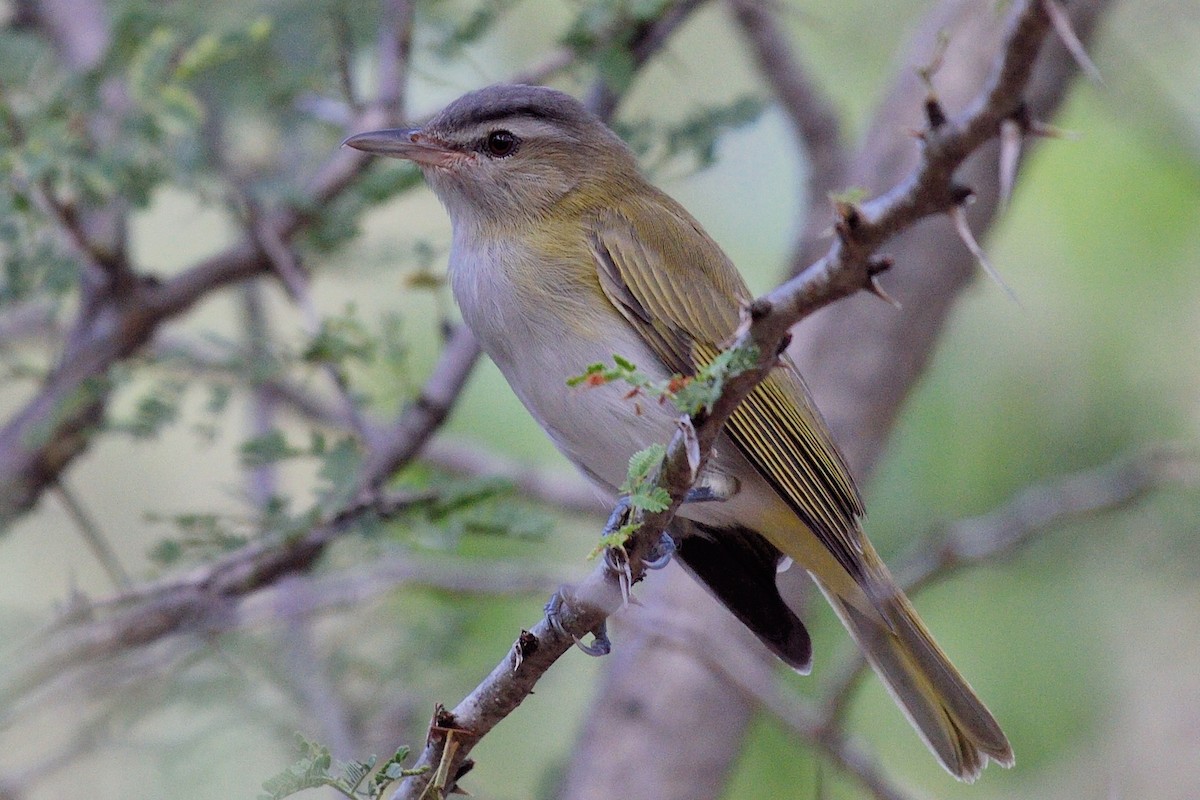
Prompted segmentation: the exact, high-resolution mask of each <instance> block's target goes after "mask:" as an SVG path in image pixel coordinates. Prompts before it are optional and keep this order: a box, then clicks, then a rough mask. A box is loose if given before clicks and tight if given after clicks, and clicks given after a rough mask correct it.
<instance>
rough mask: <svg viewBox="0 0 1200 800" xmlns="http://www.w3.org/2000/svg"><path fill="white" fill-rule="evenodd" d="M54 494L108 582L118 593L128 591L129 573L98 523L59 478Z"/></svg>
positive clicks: (130, 581) (131, 582)
mask: <svg viewBox="0 0 1200 800" xmlns="http://www.w3.org/2000/svg"><path fill="white" fill-rule="evenodd" d="M54 494H56V495H57V496H58V499H59V500H60V501H61V502H62V504H63V508H65V509H66V510H67V514H69V515H70V517H71V519H72V520H73V521H74V522H75V526H76V527H77V528H78V529H79V534H80V536H82V537H83V541H84V543H85V544H86V545H87V546H88V549H89V550H91V551H92V555H94V556H95V557H96V560H97V561H99V562H100V566H101V567H103V568H104V571H105V572H107V573H108V578H109V580H111V581H112V583H113V586H114V587H115V588H116V589H117V590H118V591H123V590H125V589H128V588H129V587H130V586H132V585H133V581H132V580H130V578H129V573H128V572H126V571H125V567H123V566H121V559H119V558H118V557H117V551H116V550H114V549H113V547H112V545H111V544H109V542H108V537H107V536H105V535H104V531H103V530H101V528H100V525H99V523H97V522H96V520H95V519H94V518H93V517H92V515H91V514H90V513H89V512H88V510H87V509H86V508H84V506H83V503H81V502H80V500H79V498H77V497H76V496H75V493H74V492H73V491H71V490H70V489H69V488H68V487H67V485H66V484H65V483H64V482H63V480H62V478H59V479H58V480H57V481H56V482H55V484H54Z"/></svg>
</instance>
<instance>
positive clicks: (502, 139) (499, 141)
mask: <svg viewBox="0 0 1200 800" xmlns="http://www.w3.org/2000/svg"><path fill="white" fill-rule="evenodd" d="M520 141H521V140H520V139H518V138H517V136H516V134H514V133H513V132H512V131H506V130H498V131H492V132H491V133H489V134H488V135H487V138H486V139H484V140H483V149H484V151H485V152H486V153H487V154H488V155H489V156H492V157H494V158H504V157H505V156H511V155H512V154H513V153H515V152H517V145H518V144H520Z"/></svg>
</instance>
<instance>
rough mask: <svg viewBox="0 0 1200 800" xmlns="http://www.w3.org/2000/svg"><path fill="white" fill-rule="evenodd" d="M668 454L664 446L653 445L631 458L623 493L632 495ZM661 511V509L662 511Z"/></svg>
mask: <svg viewBox="0 0 1200 800" xmlns="http://www.w3.org/2000/svg"><path fill="white" fill-rule="evenodd" d="M666 454H667V448H666V446H665V445H662V444H652V445H650V446H649V447H647V448H645V449H643V450H639V451H637V452H636V453H634V454H633V455H632V456H630V457H629V470H628V471H627V472H626V475H625V482H624V483H622V484H621V491H622V492H623V493H625V494H629V495H632V494H633V493H634V492H635V491H636V490H637V489H638V486H639V485H640V484H641V483H643V482H644V481H645V480H646V479H647V478H648V477H649V476H650V474H651V473H652V472H654V471H655V470H656V469H658V465H659V464H661V463H662V460H663V457H664V456H666ZM660 510H661V509H660Z"/></svg>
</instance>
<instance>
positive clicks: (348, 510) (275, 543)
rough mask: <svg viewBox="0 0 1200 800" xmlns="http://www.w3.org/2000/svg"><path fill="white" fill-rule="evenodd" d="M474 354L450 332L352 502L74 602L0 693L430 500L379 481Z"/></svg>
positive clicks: (216, 602)
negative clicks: (285, 530) (218, 555)
mask: <svg viewBox="0 0 1200 800" xmlns="http://www.w3.org/2000/svg"><path fill="white" fill-rule="evenodd" d="M478 354H479V350H478V346H477V345H476V344H475V340H474V339H473V338H472V337H471V336H470V334H469V333H460V334H459V335H456V336H455V337H454V339H452V341H451V342H450V344H449V345H448V346H447V347H446V349H445V350H444V351H443V355H442V358H441V360H440V361H439V362H438V365H437V366H436V367H435V368H434V371H433V374H432V375H431V376H430V378H429V380H428V381H427V383H426V385H425V388H424V390H423V391H422V393H421V396H420V399H418V401H417V402H415V403H414V404H413V405H411V406H410V407H409V408H408V409H406V410H405V412H404V413H403V414H401V415H400V418H399V419H398V420H397V421H396V422H395V424H394V425H393V426H392V427H391V428H390V429H389V430H387V431H385V432H384V434H383V435H382V436H380V437H379V449H377V450H373V451H371V452H370V453H368V456H367V458H366V459H365V460H364V463H363V465H362V467H361V469H360V471H359V475H358V477H357V479H356V486H357V487H358V489H357V491H356V493H355V495H354V497H355V499H354V500H352V501H351V502H350V503H349V504H348V505H346V506H345V507H343V508H341V509H339V510H336V511H334V512H332V513H331V514H330V515H329V516H328V517H327V518H326V519H324V520H323V521H322V522H320V523H319V524H317V525H314V526H313V527H312V528H311V529H310V530H308V531H306V532H305V533H303V534H300V535H295V536H291V537H287V538H284V539H276V538H272V539H270V540H266V541H258V542H254V543H252V544H249V545H246V546H245V547H242V548H241V549H239V550H237V551H236V552H234V553H231V554H229V555H228V556H226V557H224V558H222V559H219V560H218V561H216V562H215V563H213V564H210V565H207V566H205V567H202V568H198V569H197V570H195V571H193V572H192V574H190V575H187V576H185V577H182V578H173V579H170V580H167V581H163V582H161V583H158V584H151V585H146V586H138V587H135V588H134V589H133V590H131V591H129V592H126V593H124V594H122V595H118V596H117V597H115V598H113V599H110V600H107V601H100V602H97V603H93V604H90V605H88V606H86V607H84V608H80V609H76V610H75V614H74V616H73V617H72V618H68V619H66V620H64V621H63V622H62V623H60V624H59V625H58V626H56V627H55V628H54V629H52V630H51V631H48V632H44V633H43V634H42V635H41V636H39V645H38V646H37V647H34V648H31V652H30V653H29V657H28V659H27V663H26V664H25V665H23V666H20V667H18V668H17V669H16V670H15V671H14V673H13V674H11V675H9V676H5V678H4V679H3V680H2V681H0V698H9V699H11V698H12V697H15V696H20V695H24V694H27V693H28V692H30V691H32V690H33V689H35V688H36V687H38V686H40V685H42V684H43V683H45V682H46V681H48V680H50V679H52V678H54V676H55V675H57V674H59V673H61V672H64V671H66V670H69V669H72V668H74V667H76V666H78V665H80V664H86V663H97V662H100V661H103V660H104V659H106V658H109V657H111V656H113V655H115V654H117V653H120V652H122V651H123V650H126V649H129V648H135V647H141V646H144V645H146V644H149V643H152V642H155V641H157V640H159V639H161V638H163V637H165V636H168V635H170V634H173V633H177V632H180V631H195V630H203V629H205V628H206V627H208V626H210V625H212V624H217V625H218V627H219V625H220V623H219V620H221V619H222V618H223V617H224V616H225V615H228V614H229V613H231V611H232V610H233V609H234V608H236V604H237V602H238V601H240V599H241V598H243V597H245V596H246V595H249V594H251V593H253V592H255V591H257V590H259V589H261V588H263V587H266V586H270V585H271V584H273V583H274V582H276V581H277V580H279V579H280V578H282V577H284V576H286V575H291V574H295V573H297V572H303V571H306V570H308V569H309V568H311V567H312V565H313V564H314V563H315V562H316V561H317V559H318V558H319V557H320V555H321V554H322V553H323V552H324V550H325V548H326V546H328V545H329V543H330V542H332V541H334V540H335V539H336V538H338V537H339V536H340V535H341V534H342V533H344V532H345V531H346V530H348V529H349V528H350V527H351V526H352V525H353V524H354V523H355V522H357V521H358V520H359V519H360V518H362V517H363V516H364V515H367V514H377V515H379V516H380V517H383V518H386V517H388V516H392V515H394V514H396V513H399V512H400V511H402V510H404V508H406V507H408V506H409V505H411V504H412V503H420V502H427V501H428V499H429V495H428V493H425V494H420V495H404V496H400V497H398V498H389V497H386V496H382V495H380V493H379V488H380V486H382V485H383V483H384V482H385V481H386V480H387V478H388V477H389V476H390V475H391V474H392V473H393V472H394V471H395V469H396V468H397V467H398V466H399V465H401V464H404V463H406V462H407V461H408V460H409V459H411V458H412V457H413V456H414V455H415V454H416V453H417V452H419V451H420V448H421V446H422V445H423V444H424V443H425V441H427V440H428V438H429V437H430V436H431V435H432V434H433V431H434V430H435V429H436V427H437V426H438V425H439V424H440V423H441V421H442V420H443V419H444V418H445V416H446V414H447V413H448V410H449V407H450V404H451V403H452V402H453V400H454V398H455V397H457V395H458V393H459V391H460V390H461V389H462V385H463V383H464V382H465V381H466V378H467V375H468V374H469V373H470V370H471V368H472V367H473V366H474V364H475V362H476V360H477V358H478ZM93 617H95V619H92V618H93ZM214 620H216V621H217V622H216V623H214V622H213V621H214Z"/></svg>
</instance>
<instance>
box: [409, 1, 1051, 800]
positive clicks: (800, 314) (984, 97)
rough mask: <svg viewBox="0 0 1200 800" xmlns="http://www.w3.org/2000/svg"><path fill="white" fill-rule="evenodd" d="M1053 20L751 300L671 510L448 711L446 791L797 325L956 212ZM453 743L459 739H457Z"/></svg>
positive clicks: (435, 747)
mask: <svg viewBox="0 0 1200 800" xmlns="http://www.w3.org/2000/svg"><path fill="white" fill-rule="evenodd" d="M1048 27H1049V20H1048V18H1047V16H1046V13H1045V10H1044V9H1043V7H1042V6H1041V4H1040V2H1038V0H1027V1H1026V2H1022V3H1019V4H1017V5H1016V6H1015V7H1014V9H1013V10H1012V12H1011V14H1010V16H1009V22H1008V26H1007V33H1006V35H1005V45H1004V47H1003V50H1002V54H1001V57H1000V58H999V59H998V60H997V62H996V64H995V66H994V67H993V70H992V75H991V77H990V78H989V80H988V81H987V83H986V84H985V87H984V89H983V91H982V92H981V93H980V95H979V99H978V100H977V101H976V102H975V103H974V104H972V106H970V107H969V109H968V111H967V112H965V113H964V114H962V115H960V116H958V117H956V118H953V119H947V120H940V119H939V120H936V121H935V120H934V119H933V118H932V117H931V120H930V124H929V126H928V127H927V129H926V130H925V132H924V135H923V148H922V154H921V158H920V162H919V164H918V165H917V167H916V168H915V169H914V170H913V171H912V173H910V175H909V176H908V177H907V178H906V179H905V180H904V181H903V182H902V183H901V184H900V186H899V187H897V188H896V189H894V190H892V191H890V192H888V193H887V194H885V195H883V196H882V197H879V198H876V199H875V200H872V201H870V202H868V203H866V204H864V205H863V206H862V207H861V208H853V207H847V208H845V209H844V210H843V213H842V219H841V220H840V222H839V225H838V237H837V239H836V240H835V241H834V243H833V245H832V246H831V248H830V250H829V252H828V253H827V254H826V255H825V257H824V258H822V259H821V260H820V261H818V262H817V263H815V264H813V265H812V266H810V267H808V268H807V269H805V270H804V271H802V272H801V273H800V274H799V275H798V276H797V277H796V278H793V279H792V280H790V281H788V282H786V283H784V284H783V285H781V286H779V287H778V288H776V289H775V290H773V291H771V292H769V293H768V294H767V295H765V296H763V297H760V298H759V299H758V300H756V301H755V302H754V303H753V304H751V306H750V308H749V309H748V314H747V319H746V322H745V324H744V326H743V331H742V333H741V334H740V335H739V336H738V337H737V339H736V341H735V342H734V344H733V347H734V348H738V349H741V350H743V351H747V352H753V353H754V354H755V357H756V363H755V365H754V366H753V367H752V368H750V369H747V370H746V371H744V372H742V373H740V374H737V375H734V376H732V377H730V378H729V379H728V380H726V382H725V384H724V387H723V389H722V391H721V394H720V397H719V398H718V399H717V400H716V402H715V403H714V404H713V405H712V407H711V409H710V410H709V411H708V413H703V412H701V413H700V414H697V415H694V416H692V417H690V418H688V417H683V418H681V419H680V426H679V430H678V431H677V432H676V434H675V436H674V438H673V439H672V441H671V443H670V446H669V447H668V449H667V454H666V456H665V458H664V460H663V463H662V465H661V467H660V469H659V470H658V473H657V474H656V475H655V476H654V483H655V484H656V485H657V486H659V487H661V488H663V489H665V490H666V491H667V492H668V494H669V495H670V497H671V503H670V505H669V506H668V508H666V509H665V510H664V511H661V512H657V513H649V512H647V513H641V514H635V518H634V520H633V521H634V522H635V523H637V524H638V525H639V528H638V531H637V533H636V534H635V535H634V536H633V538H632V539H630V541H629V542H628V543H627V545H626V547H625V550H626V552H625V553H624V554H623V555H624V556H626V557H627V559H628V560H627V561H625V560H624V559H622V561H623V562H624V563H622V564H620V565H619V566H620V569H617V570H614V569H612V568H611V567H610V566H609V565H608V564H607V563H601V564H599V565H598V566H597V567H596V569H594V570H593V572H592V573H591V574H590V575H589V576H588V578H587V579H586V580H585V581H584V583H583V584H581V585H580V586H579V587H577V588H576V589H575V590H574V591H572V592H571V593H570V597H569V598H568V599H569V601H570V605H569V610H568V611H567V613H565V614H563V615H562V617H561V618H560V623H561V630H560V629H559V628H558V627H556V626H553V625H551V623H550V622H549V620H548V619H547V618H543V619H542V620H541V621H540V622H539V623H538V624H537V625H535V626H534V627H533V628H532V629H531V630H530V631H529V632H528V633H523V634H522V636H521V638H520V639H518V641H517V642H516V643H515V644H514V646H513V650H512V651H511V652H510V653H509V655H507V656H506V657H505V659H504V660H503V661H502V662H501V663H500V664H498V665H497V666H496V668H495V669H494V670H493V671H492V673H491V674H490V675H489V676H488V677H487V678H486V679H485V680H484V682H483V683H481V684H480V685H479V686H478V687H477V688H476V689H475V690H474V691H472V692H471V694H469V695H468V696H467V697H466V698H465V699H464V700H463V701H462V702H460V703H459V704H458V705H457V706H456V707H455V708H454V709H453V710H452V711H450V712H443V713H441V714H439V715H438V716H436V717H435V724H434V726H433V727H432V728H431V731H430V736H429V739H428V741H427V743H426V747H425V750H424V752H423V753H422V755H421V758H420V759H419V761H418V762H417V763H418V765H419V766H428V767H429V768H430V769H431V770H432V769H433V768H434V767H437V768H438V773H439V774H441V775H444V776H447V777H446V780H447V784H446V785H445V786H442V787H439V789H440V790H442V791H443V792H445V791H448V790H451V789H453V788H454V786H455V781H456V780H457V778H458V777H459V776H460V775H461V774H462V773H463V772H464V771H465V770H466V769H467V768H469V767H468V765H467V755H468V754H469V753H470V751H471V748H472V747H473V746H474V744H475V743H476V742H477V741H478V740H479V738H480V737H482V736H484V735H486V733H487V732H488V731H490V730H491V728H492V727H493V726H494V725H495V724H496V723H497V722H498V721H499V720H500V719H503V718H504V716H506V715H507V714H508V713H511V711H512V710H514V709H515V708H516V706H517V705H519V704H520V702H521V701H522V700H523V699H524V698H525V697H526V696H527V695H528V693H529V692H531V691H532V689H533V686H534V684H535V683H536V682H537V679H538V678H539V677H540V676H541V675H542V674H543V673H544V671H545V670H547V669H549V667H550V666H551V664H552V663H553V662H554V661H555V660H557V658H558V657H559V656H561V655H562V654H563V653H564V652H565V651H566V650H567V649H568V648H569V645H570V642H571V640H572V639H579V638H581V637H583V636H585V635H586V634H587V633H588V632H590V631H593V630H597V629H598V626H599V625H600V623H601V622H602V621H603V619H604V618H605V617H606V616H608V615H609V614H611V613H613V612H614V611H615V610H616V609H618V608H619V607H620V606H621V605H622V600H623V597H624V595H625V593H626V592H627V586H622V583H623V582H624V581H628V583H629V584H632V583H636V582H637V581H639V580H640V579H641V578H642V576H643V574H644V568H643V565H642V564H641V561H640V559H641V557H642V556H644V555H645V554H647V553H648V552H650V550H651V549H652V547H653V543H654V542H656V541H657V539H658V537H659V535H660V534H661V533H662V531H663V530H664V529H665V528H666V526H667V525H668V524H669V523H670V521H671V519H672V518H673V516H674V514H675V512H676V511H677V510H678V508H679V506H680V505H681V503H682V501H683V498H684V496H685V495H686V493H687V491H688V490H689V489H690V488H691V485H692V482H693V481H694V480H695V478H696V476H697V475H699V474H700V473H701V472H702V471H703V469H704V466H705V463H706V462H707V459H708V457H709V454H710V452H711V449H712V445H713V444H714V442H715V441H716V439H717V437H718V436H719V435H720V432H721V429H722V427H723V425H724V424H725V422H726V420H727V419H728V418H729V416H730V415H731V414H732V413H733V411H734V410H735V409H736V407H737V405H738V404H739V403H740V402H741V401H742V400H743V399H744V398H745V397H746V396H747V395H748V394H749V393H750V392H751V391H752V390H753V389H754V387H755V386H757V385H758V383H759V382H760V381H761V380H762V379H763V378H764V377H766V375H767V374H768V373H769V372H770V371H771V370H772V369H773V368H774V367H775V365H776V361H777V353H779V352H780V351H781V350H782V348H783V347H784V345H785V344H786V342H785V337H787V336H788V331H789V330H790V328H791V327H792V326H793V325H795V324H796V323H797V322H799V321H800V320H801V319H803V318H804V317H805V316H807V315H809V314H811V313H813V312H814V311H816V310H818V309H820V308H822V307H824V306H826V305H828V304H830V303H832V302H834V301H836V300H838V299H840V298H842V297H846V296H848V295H850V294H853V293H855V292H857V291H858V290H860V289H864V288H868V289H869V288H871V287H872V285H873V281H874V279H875V276H876V275H877V274H879V273H880V272H881V271H882V270H883V269H885V268H886V263H885V262H882V261H880V260H878V259H877V258H876V257H875V252H876V251H877V250H878V248H879V247H880V246H881V245H882V244H883V243H884V242H885V241H887V239H888V238H890V237H891V236H892V235H894V234H896V233H898V232H899V231H901V230H904V229H905V228H907V227H909V226H911V225H912V224H914V223H915V222H917V221H918V220H920V219H922V218H924V217H926V216H929V215H932V214H935V213H948V212H949V211H950V210H952V209H953V208H955V207H957V206H958V204H960V203H961V202H962V201H963V199H964V198H963V197H962V196H961V195H960V193H959V192H958V190H957V188H956V187H957V184H956V183H955V180H954V179H955V173H956V170H957V169H958V167H959V166H960V165H961V164H962V162H963V161H964V160H965V159H966V157H967V156H968V155H970V154H971V153H972V152H973V151H974V150H975V149H977V148H979V147H980V146H982V145H983V144H984V143H986V142H987V141H989V140H990V139H992V138H994V137H996V136H997V135H999V127H1000V123H1001V122H1002V121H1003V120H1004V119H1005V118H1007V117H1009V116H1011V115H1012V114H1015V113H1017V111H1018V110H1019V109H1020V108H1021V105H1022V92H1023V90H1024V88H1025V84H1026V82H1027V81H1028V79H1029V76H1030V73H1031V71H1032V68H1033V60H1034V59H1033V56H1034V55H1035V54H1036V53H1037V50H1038V48H1039V47H1040V45H1041V42H1042V40H1043V38H1044V36H1045V33H1046V31H1047V29H1048ZM564 632H565V633H566V634H568V635H563V633H564ZM514 654H519V655H520V656H521V657H520V658H518V657H517V656H516V655H514ZM451 742H452V743H453V745H454V746H453V747H450V746H449V744H450V743H451ZM443 759H448V763H443ZM430 779H431V773H424V774H422V775H419V776H415V777H412V778H409V779H407V780H406V781H405V782H404V783H403V784H402V786H401V788H400V789H399V790H397V792H396V794H395V800H402V798H410V799H411V798H417V797H419V796H421V795H422V794H423V793H424V792H425V791H426V787H427V786H428V784H429V781H430ZM626 796H628V795H626Z"/></svg>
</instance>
